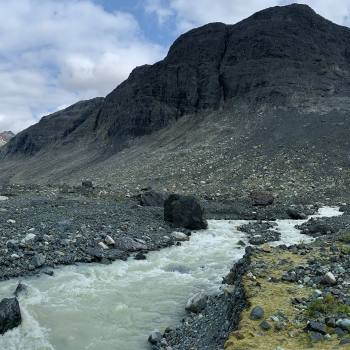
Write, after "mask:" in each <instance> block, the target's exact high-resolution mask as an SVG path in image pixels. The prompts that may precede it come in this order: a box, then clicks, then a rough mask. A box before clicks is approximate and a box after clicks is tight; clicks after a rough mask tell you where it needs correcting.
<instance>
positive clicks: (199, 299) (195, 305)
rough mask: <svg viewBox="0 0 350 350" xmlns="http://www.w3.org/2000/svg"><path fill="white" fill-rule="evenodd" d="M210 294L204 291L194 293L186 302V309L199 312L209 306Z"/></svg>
mask: <svg viewBox="0 0 350 350" xmlns="http://www.w3.org/2000/svg"><path fill="white" fill-rule="evenodd" d="M207 301H208V296H207V295H206V294H205V293H203V292H200V293H197V294H195V295H193V296H192V297H191V298H190V299H189V300H188V301H187V304H186V307H185V309H186V310H187V311H190V312H193V313H196V314H197V313H199V312H201V311H202V310H203V309H205V307H206V306H207Z"/></svg>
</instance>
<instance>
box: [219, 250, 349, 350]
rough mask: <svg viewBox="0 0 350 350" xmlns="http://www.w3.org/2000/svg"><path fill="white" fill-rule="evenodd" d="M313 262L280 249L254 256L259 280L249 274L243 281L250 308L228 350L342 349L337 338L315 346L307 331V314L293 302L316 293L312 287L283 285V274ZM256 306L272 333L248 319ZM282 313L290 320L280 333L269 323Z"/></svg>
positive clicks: (333, 337) (253, 259) (229, 340)
mask: <svg viewBox="0 0 350 350" xmlns="http://www.w3.org/2000/svg"><path fill="white" fill-rule="evenodd" d="M315 254H317V251H316V252H315ZM310 258H311V256H310V254H308V255H304V256H301V255H298V254H295V253H292V252H290V251H285V250H281V249H278V248H268V249H263V250H262V251H260V252H258V253H254V255H253V257H252V267H253V270H252V271H251V272H252V273H253V274H254V275H255V276H256V279H254V278H252V276H251V275H250V274H249V273H248V274H246V275H245V276H244V278H243V284H244V288H245V291H246V295H247V298H248V301H249V305H250V307H249V308H247V309H246V310H245V311H244V312H243V313H242V315H241V321H240V324H239V329H238V330H237V331H234V332H233V333H232V334H231V336H230V337H229V338H228V340H227V341H226V344H225V350H253V349H254V350H255V349H256V350H274V349H276V348H277V347H281V348H283V349H284V350H298V349H317V350H330V349H338V348H339V349H340V347H339V345H338V344H339V339H337V338H336V336H332V338H331V339H330V340H326V341H323V342H319V343H315V344H312V343H311V341H310V339H309V336H308V334H307V332H305V330H304V328H305V327H306V320H307V312H308V310H301V309H298V308H296V306H295V305H293V303H292V299H293V298H308V297H309V296H310V295H311V294H312V291H313V290H312V289H311V288H309V287H303V288H301V287H300V286H299V285H297V284H294V283H289V282H283V281H280V277H281V276H282V275H283V273H284V272H286V271H288V270H290V269H291V268H293V267H295V266H298V265H304V264H306V262H307V260H308V259H310ZM271 278H273V281H271ZM274 278H276V279H274ZM276 281H277V282H276ZM256 305H260V306H261V307H262V308H263V309H264V311H265V315H264V319H265V320H267V321H268V322H269V323H270V325H271V326H272V328H271V329H270V330H268V331H264V330H262V329H261V328H260V323H261V321H262V320H259V321H254V320H251V319H250V318H249V315H250V312H251V309H252V308H253V307H254V306H256ZM279 311H282V313H283V314H284V315H285V316H286V317H287V318H288V321H286V322H285V323H284V328H283V329H282V330H281V329H280V330H277V329H276V323H275V322H273V321H272V320H270V317H271V316H273V315H276V313H278V312H279ZM304 316H305V317H304ZM342 349H344V347H343V348H342Z"/></svg>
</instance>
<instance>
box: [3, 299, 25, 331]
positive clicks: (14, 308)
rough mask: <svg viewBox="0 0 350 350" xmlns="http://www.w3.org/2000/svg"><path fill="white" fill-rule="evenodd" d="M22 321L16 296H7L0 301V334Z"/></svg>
mask: <svg viewBox="0 0 350 350" xmlns="http://www.w3.org/2000/svg"><path fill="white" fill-rule="evenodd" d="M21 322H22V316H21V310H20V308H19V303H18V300H17V298H7V299H3V300H2V301H1V302H0V334H4V333H6V332H7V331H8V330H10V329H12V328H16V327H17V326H19V325H20V324H21Z"/></svg>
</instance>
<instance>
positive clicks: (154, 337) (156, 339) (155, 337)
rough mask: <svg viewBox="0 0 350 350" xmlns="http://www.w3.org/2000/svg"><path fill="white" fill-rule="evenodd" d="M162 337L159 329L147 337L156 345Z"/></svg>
mask: <svg viewBox="0 0 350 350" xmlns="http://www.w3.org/2000/svg"><path fill="white" fill-rule="evenodd" d="M162 338H163V336H162V333H160V332H159V331H153V332H152V333H151V334H150V336H149V337H148V341H149V342H150V343H151V344H153V345H157V344H160V342H161V341H162Z"/></svg>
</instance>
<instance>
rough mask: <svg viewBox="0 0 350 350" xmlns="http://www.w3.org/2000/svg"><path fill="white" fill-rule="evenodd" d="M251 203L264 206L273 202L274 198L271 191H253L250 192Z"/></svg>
mask: <svg viewBox="0 0 350 350" xmlns="http://www.w3.org/2000/svg"><path fill="white" fill-rule="evenodd" d="M250 198H251V200H252V203H253V205H255V206H262V207H266V206H267V205H271V204H273V202H274V200H275V198H274V196H273V194H272V193H270V192H264V191H260V192H259V191H254V192H251V193H250Z"/></svg>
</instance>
